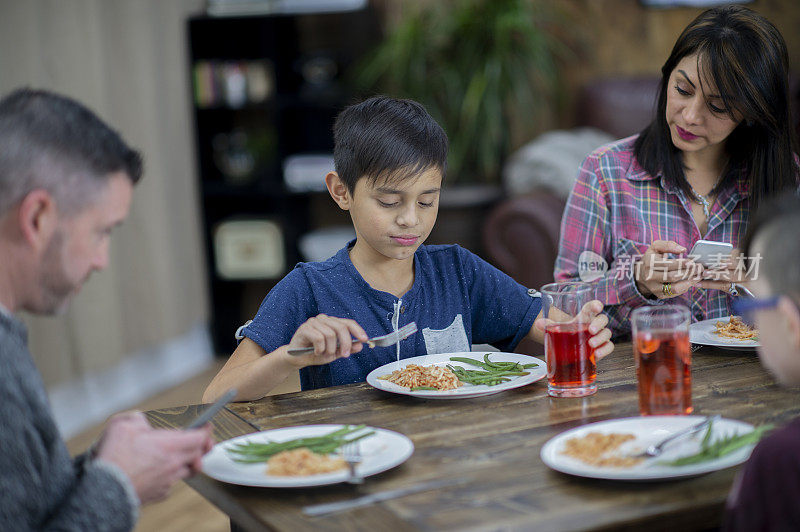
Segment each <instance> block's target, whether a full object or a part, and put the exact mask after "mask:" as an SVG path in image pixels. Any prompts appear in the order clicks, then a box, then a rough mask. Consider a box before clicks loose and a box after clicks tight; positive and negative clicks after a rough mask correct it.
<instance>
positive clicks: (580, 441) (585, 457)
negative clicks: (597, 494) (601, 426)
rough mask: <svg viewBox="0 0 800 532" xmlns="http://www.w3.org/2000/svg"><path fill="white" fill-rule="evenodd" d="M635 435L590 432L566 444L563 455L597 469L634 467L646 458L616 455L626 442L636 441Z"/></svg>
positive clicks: (569, 440)
mask: <svg viewBox="0 0 800 532" xmlns="http://www.w3.org/2000/svg"><path fill="white" fill-rule="evenodd" d="M635 439H636V436H634V435H633V434H620V433H614V432H612V433H609V434H603V433H601V432H590V433H588V434H586V435H585V436H581V437H575V438H570V439H568V440H567V441H566V442H564V450H563V451H561V454H563V455H566V456H570V457H572V458H575V459H578V460H580V461H581V462H584V463H586V464H589V465H591V466H596V467H632V466H635V465H636V464H638V463H640V462H641V461H642V460H644V458H641V457H632V456H622V455H618V454H614V452H615V451H617V450H618V449H619V447H620V446H621V445H622V444H623V443H626V442H629V441H631V440H635Z"/></svg>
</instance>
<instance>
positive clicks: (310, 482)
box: [201, 423, 416, 488]
mask: <svg viewBox="0 0 800 532" xmlns="http://www.w3.org/2000/svg"><path fill="white" fill-rule="evenodd" d="M346 425H348V426H356V424H354V423H314V424H309V425H288V426H285V427H275V428H271V429H266V430H259V431H256V432H250V433H248V434H240V435H239V436H234V437H233V438H229V439H227V440H223V441H220V442H217V443H216V444H215V445H214V447H213V448H212V450H211V451H209V453H208V454H207V455H206V456H204V457H203V467H202V468H201V471H202V473H203V474H204V475H206V476H208V477H210V478H213V479H214V480H217V481H219V482H224V483H226V484H233V485H237V486H248V487H258V488H309V487H317V486H329V485H331V484H340V483H343V482H346V481H347V478H348V473H347V471H346V470H341V471H337V472H334V473H335V474H333V473H322V474H319V475H308V476H298V477H289V476H278V475H269V474H266V473H265V474H264V475H263V479H264V482H250V481H249V480H245V481H242V480H236V479H232V478H231V477H230V476H228V475H219V474H211V473H210V472H208V471H207V470H206V463H205V461H206V457H208V456H210V455H211V453H212V452H215V453H216V452H219V453H222V454H223V456H225V457H227V453H226V452H225V447H224V446H225V445H231V444H233V443H235V442H237V441H240V440H243V439H246V438H252V437H253V436H261V435H264V434H266V433H274V432H277V431H282V430H289V429H309V428H311V429H320V430H322V429H330V430H336V429H338V428H342V427H344V426H346ZM364 429H365V430H367V429H370V430H375V431H376V433H378V434H384V435H385V436H388V437H390V438H397V441H398V442H400V443H402V444H403V445H405V448H404V449H403V452H402V453H400V454H393V455H392V460H389V462H388V464H389V465H386V466H385V467H384V466H380V467H378V468H377V469H375V470H370V471H369V472H366V473H363V472H362V473H361V476H362V477H365V478H366V477H370V476H372V475H377V474H380V473H383V472H385V471H388V470H390V469H392V468H395V467H397V466H399V465H401V464H403V463H404V462H406V461H407V460H408V459H409V458H411V456H412V455H413V454H414V451H415V450H416V448H415V446H414V442H413V441H412V440H411V438H409V437H408V436H406V435H405V434H403V433H402V432H397V431H395V430H391V429H385V428H382V427H375V426H372V425H366V426H365V427H364ZM263 465H264V467H265V466H266V463H264V464H263ZM320 477H322V478H320ZM270 479H292V480H294V482H286V481H272V482H270V481H269V480H270Z"/></svg>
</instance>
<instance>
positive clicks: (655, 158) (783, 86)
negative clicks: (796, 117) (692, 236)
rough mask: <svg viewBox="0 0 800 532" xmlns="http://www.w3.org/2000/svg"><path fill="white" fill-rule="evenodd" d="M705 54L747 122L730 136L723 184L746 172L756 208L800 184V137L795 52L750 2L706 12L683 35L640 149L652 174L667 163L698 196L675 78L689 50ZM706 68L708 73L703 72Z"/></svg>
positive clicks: (731, 108) (731, 107) (726, 98)
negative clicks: (672, 84) (671, 112)
mask: <svg viewBox="0 0 800 532" xmlns="http://www.w3.org/2000/svg"><path fill="white" fill-rule="evenodd" d="M694 54H697V56H698V60H699V62H698V69H699V68H701V67H702V68H703V69H704V70H705V72H704V73H705V74H706V75H707V77H708V79H711V80H713V82H714V84H716V86H717V89H718V91H717V92H718V93H719V94H720V97H721V99H722V101H723V103H724V105H725V108H726V109H727V110H728V111H727V112H728V113H729V114H730V115H731V116H737V117H741V123H740V124H739V125H738V126H737V127H736V129H734V130H733V132H732V133H731V134H730V135H729V136H728V138H727V140H726V142H725V151H726V153H727V155H728V165H727V167H726V168H725V170H724V176H723V178H722V179H721V180H720V182H719V183H718V184H717V186H716V187H715V192H716V190H718V189H720V188H721V187H722V186H724V185H725V184H726V183H727V182H728V181H730V180H731V179H733V178H734V176H735V175H736V174H738V173H739V172H745V174H746V175H747V177H748V179H749V189H750V201H751V204H750V205H751V208H753V209H755V208H756V207H758V205H759V204H760V203H761V202H762V201H763V200H764V199H766V198H767V197H769V196H772V195H775V194H777V193H779V192H781V191H782V190H785V189H790V188H793V187H794V188H796V187H797V184H798V166H797V163H796V161H795V152H796V150H797V139H796V137H795V133H794V129H793V127H792V117H791V110H790V108H789V101H790V98H789V74H788V64H789V54H788V52H787V51H786V43H785V42H784V40H783V37H782V36H781V34H780V32H779V31H778V29H777V28H776V27H775V26H774V25H773V24H772V23H771V22H769V21H768V20H767V19H765V18H764V17H762V16H761V15H759V14H757V13H756V12H754V11H752V10H750V9H748V8H746V7H743V6H736V5H730V6H723V7H718V8H714V9H709V10H708V11H704V12H703V13H701V14H700V15H699V16H698V17H697V18H696V19H694V21H692V23H691V24H689V25H688V26H687V27H686V29H684V30H683V33H681V36H680V37H678V40H677V41H676V42H675V46H674V47H673V48H672V53H671V54H670V56H669V58H668V59H667V62H666V63H664V66H663V67H662V68H661V76H662V77H661V85H660V87H659V93H658V106H657V110H656V117H655V119H654V120H653V122H652V123H650V125H649V126H647V127H646V128H645V129H644V130H643V131H642V132H641V134H640V135H639V137H638V138H637V140H636V143H635V145H634V152H635V154H636V159H637V160H638V161H639V164H640V165H641V166H642V168H644V169H645V170H647V171H648V172H649V173H650V174H652V175H655V174H657V173H658V172H659V171H661V172H663V173H664V175H665V176H666V177H667V178H669V179H671V180H673V182H675V183H677V184H678V185H679V186H680V187H681V188H682V189H683V190H684V192H685V193H686V194H687V196H689V197H691V196H692V195H693V194H692V192H691V187H690V186H689V182H688V181H687V180H686V176H685V175H684V171H683V162H682V159H681V154H680V151H679V150H678V148H676V147H675V145H674V144H673V143H672V137H671V135H670V131H669V126H668V124H667V119H666V108H667V91H668V90H669V78H670V75H671V74H672V71H673V70H674V69H675V67H676V65H677V64H678V63H679V62H680V61H681V59H683V58H684V57H686V56H690V55H694ZM702 77H703V76H702V75H701V78H702Z"/></svg>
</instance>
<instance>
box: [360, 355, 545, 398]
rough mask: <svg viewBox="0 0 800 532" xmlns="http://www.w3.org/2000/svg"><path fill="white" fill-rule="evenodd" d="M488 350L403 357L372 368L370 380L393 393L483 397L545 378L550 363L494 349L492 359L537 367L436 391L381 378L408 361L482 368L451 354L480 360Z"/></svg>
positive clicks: (446, 396)
mask: <svg viewBox="0 0 800 532" xmlns="http://www.w3.org/2000/svg"><path fill="white" fill-rule="evenodd" d="M485 354H486V352H485V351H484V352H469V351H466V352H462V353H439V354H436V355H422V356H419V357H413V358H403V359H401V360H400V362H390V363H388V364H385V365H383V366H381V367H379V368H376V369H374V370H372V371H370V372H369V375H367V383H368V384H370V385H371V386H373V387H375V388H377V389H379V390H384V391H387V392H392V393H399V394H403V395H413V396H414V397H421V398H423V399H469V398H470V397H481V396H484V395H492V394H495V393H500V392H503V391H505V390H510V389H512V388H519V387H520V386H526V385H528V384H530V383H532V382H536V381H538V380H540V379H543V378H544V377H545V376H547V364H546V363H545V362H544V361H543V360H540V359H538V358H534V357H531V356H528V355H520V354H517V353H502V352H491V353H489V360H491V361H492V362H519V363H520V364H539V365H538V366H536V367H535V368H529V369H527V370H525V371H528V372H530V373H529V374H528V375H522V376H520V377H512V378H511V380H510V381H508V382H503V383H501V384H496V385H494V386H487V385H485V384H481V385H479V386H476V385H474V384H467V383H463V385H462V386H459V387H458V388H456V389H455V390H443V391H434V390H425V391H418V392H412V391H411V390H410V389H408V388H406V387H404V386H399V385H397V384H395V383H393V382H389V381H386V380H382V379H379V378H378V377H381V376H383V375H388V374H390V373H391V372H393V371H394V370H397V369H403V368H404V367H406V366H407V365H408V364H417V365H418V366H431V365H433V366H446V365H447V364H452V365H454V366H461V367H463V368H466V369H481V368H479V367H477V366H472V365H470V364H467V363H466V362H452V361H451V360H450V357H464V358H474V359H475V360H477V361H480V362H483V356H484V355H485Z"/></svg>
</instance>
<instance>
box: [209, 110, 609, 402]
mask: <svg viewBox="0 0 800 532" xmlns="http://www.w3.org/2000/svg"><path fill="white" fill-rule="evenodd" d="M334 138H335V148H334V160H335V165H336V171H335V172H330V173H328V174H327V175H326V176H325V183H326V185H327V187H328V191H329V192H330V194H331V197H332V198H333V199H334V201H335V202H336V203H337V204H338V205H339V207H340V208H341V209H343V210H346V211H349V213H350V216H351V218H352V221H353V226H354V227H355V231H356V239H355V241H353V242H350V243H348V245H347V246H346V247H344V248H343V249H342V250H340V251H339V252H338V253H337V254H336V255H335V256H333V257H331V258H330V259H328V260H326V261H324V262H317V263H300V264H298V265H297V267H295V269H294V270H292V271H291V272H290V273H289V274H288V275H287V276H286V277H284V278H283V279H282V280H281V281H280V282H279V283H278V284H277V285H276V286H275V287H274V288H273V289H272V290H271V291H270V292H269V294H267V296H266V298H264V301H263V302H262V304H261V307H260V308H259V310H258V313H257V314H256V316H255V318H253V320H252V321H251V322H248V324H247V325H245V326H244V327H242V328H241V329H240V333H241V336H242V337H243V339H242V341H241V342H240V344H239V346H238V347H237V348H236V350H235V351H234V353H233V355H232V356H231V358H230V359H229V360H228V362H227V363H226V364H225V366H224V367H223V368H222V369H221V370H220V372H219V373H218V374H217V376H216V377H214V379H213V380H212V382H211V384H209V386H208V388H207V389H206V392H205V394H204V396H203V400H204V401H212V400H214V399H215V398H217V397H218V396H220V395H221V394H222V393H224V391H225V390H226V389H228V388H230V387H234V386H235V387H236V388H237V389H238V390H239V395H238V397H237V400H251V399H257V398H260V397H263V396H264V395H266V394H267V393H268V392H269V390H270V389H272V388H273V387H274V386H276V385H277V384H279V383H281V382H283V380H284V379H285V378H286V377H287V376H288V375H289V374H290V373H292V372H294V371H297V370H298V369H299V370H300V378H301V385H302V388H303V389H313V388H320V387H325V386H335V385H339V384H347V383H352V382H360V381H363V380H364V379H365V378H366V375H367V374H368V373H369V372H370V371H371V370H373V369H375V368H377V367H380V366H382V365H384V364H387V363H389V362H392V361H393V360H397V359H398V358H408V357H413V356H419V355H424V354H433V353H447V352H457V351H470V350H471V345H472V344H473V343H488V344H492V345H494V346H496V347H498V348H500V349H501V350H503V351H511V350H513V349H514V348H515V347H516V346H517V344H518V343H519V342H520V340H522V339H523V338H524V337H525V336H526V335H529V336H531V337H533V338H535V339H536V340H538V341H539V342H542V341H543V336H544V333H543V332H542V327H543V323H542V322H543V320H540V322H539V323H538V324H537V327H534V326H533V324H534V321H535V320H536V318H537V317H538V316H539V315H540V312H541V307H542V305H541V298H540V297H539V295H538V293H537V292H536V291H535V290H528V289H526V288H525V287H523V286H522V285H520V284H518V283H517V282H516V281H514V280H513V279H511V278H510V277H509V276H508V275H506V274H504V273H502V272H501V271H499V270H497V269H496V268H494V267H493V266H491V265H489V264H488V263H486V262H485V261H483V260H482V259H480V258H479V257H477V256H476V255H474V254H472V253H470V252H469V251H467V250H465V249H463V248H460V247H458V246H456V245H450V246H422V245H421V244H422V243H423V242H424V241H425V239H426V238H427V237H428V235H429V234H430V232H431V230H432V229H433V225H434V223H435V221H436V214H437V211H438V206H439V193H440V191H441V186H442V179H443V177H444V174H445V170H446V161H447V136H446V135H445V133H444V131H443V130H442V128H441V127H440V126H439V124H437V123H436V121H435V120H433V118H431V116H430V115H429V114H428V113H427V112H426V111H425V109H424V108H423V107H422V106H421V105H420V104H418V103H416V102H413V101H410V100H397V99H394V98H388V97H385V96H377V97H373V98H370V99H368V100H366V101H364V102H362V103H359V104H356V105H352V106H350V107H348V108H346V109H345V110H344V111H342V113H341V114H340V115H339V116H338V117H337V119H336V124H335V126H334ZM602 309H603V305H602V304H601V303H600V302H599V301H593V302H591V303H590V304H588V305H587V306H586V307H585V309H584V312H585V313H587V314H589V315H590V316H591V317H592V322H591V325H590V331H591V332H592V333H593V334H594V336H593V337H592V339H591V340H590V342H591V344H592V345H593V346H595V347H596V348H597V349H596V356H597V358H598V359H599V358H602V357H603V356H605V355H607V354H609V353H610V352H611V351H612V350H613V344H612V343H611V342H610V341H609V339H610V338H611V332H610V331H609V330H608V329H607V328H606V324H607V323H608V318H607V317H606V316H605V315H604V314H601V311H602ZM412 321H413V322H416V323H417V326H418V328H419V332H418V333H417V334H414V335H412V336H411V337H409V338H408V339H407V340H404V341H402V342H400V344H398V345H396V346H391V347H383V348H380V347H376V348H373V349H363V347H364V342H365V341H366V340H367V338H368V335H367V333H366V332H365V331H369V336H379V335H383V334H387V333H390V332H392V331H393V330H397V329H399V328H400V327H402V326H403V325H406V324H408V323H410V322H412ZM309 346H313V347H314V353H313V354H309V355H303V356H292V355H289V354H288V353H287V349H289V348H296V347H309ZM265 355H266V356H265Z"/></svg>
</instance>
